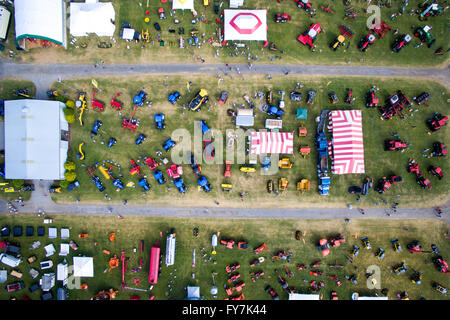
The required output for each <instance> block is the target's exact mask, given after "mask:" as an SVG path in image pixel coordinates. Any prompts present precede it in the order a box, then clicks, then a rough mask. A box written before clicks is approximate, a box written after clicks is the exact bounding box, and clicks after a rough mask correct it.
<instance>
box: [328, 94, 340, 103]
mask: <svg viewBox="0 0 450 320" xmlns="http://www.w3.org/2000/svg"><path fill="white" fill-rule="evenodd" d="M328 98H329V99H330V103H332V104H336V103H338V102H339V99H338V97H337V95H336V93H334V92H329V93H328Z"/></svg>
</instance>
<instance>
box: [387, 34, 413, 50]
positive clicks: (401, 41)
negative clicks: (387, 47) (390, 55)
mask: <svg viewBox="0 0 450 320" xmlns="http://www.w3.org/2000/svg"><path fill="white" fill-rule="evenodd" d="M411 40H412V37H411V36H410V35H409V34H402V35H401V36H400V37H398V38H397V39H395V41H394V44H393V45H392V51H394V52H400V50H402V49H403V48H404V47H406V46H407V45H408V44H409V43H410V42H411Z"/></svg>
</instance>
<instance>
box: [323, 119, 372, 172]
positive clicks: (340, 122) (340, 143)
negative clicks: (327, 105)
mask: <svg viewBox="0 0 450 320" xmlns="http://www.w3.org/2000/svg"><path fill="white" fill-rule="evenodd" d="M328 132H330V133H332V135H333V136H332V139H331V141H329V142H328V151H329V155H330V158H331V173H333V174H348V173H364V172H365V168H364V140H363V131H362V112H361V110H333V111H331V112H330V113H329V122H328Z"/></svg>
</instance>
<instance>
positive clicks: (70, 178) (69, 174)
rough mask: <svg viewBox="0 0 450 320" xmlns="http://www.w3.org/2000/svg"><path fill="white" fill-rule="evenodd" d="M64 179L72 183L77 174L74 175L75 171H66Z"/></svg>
mask: <svg viewBox="0 0 450 320" xmlns="http://www.w3.org/2000/svg"><path fill="white" fill-rule="evenodd" d="M64 178H66V180H67V181H68V182H72V181H75V179H76V178H77V174H76V173H75V171H67V172H66V173H64Z"/></svg>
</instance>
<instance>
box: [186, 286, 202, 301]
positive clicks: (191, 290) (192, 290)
mask: <svg viewBox="0 0 450 320" xmlns="http://www.w3.org/2000/svg"><path fill="white" fill-rule="evenodd" d="M186 290H187V297H186V299H187V300H200V287H191V286H188V287H187V288H186Z"/></svg>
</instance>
